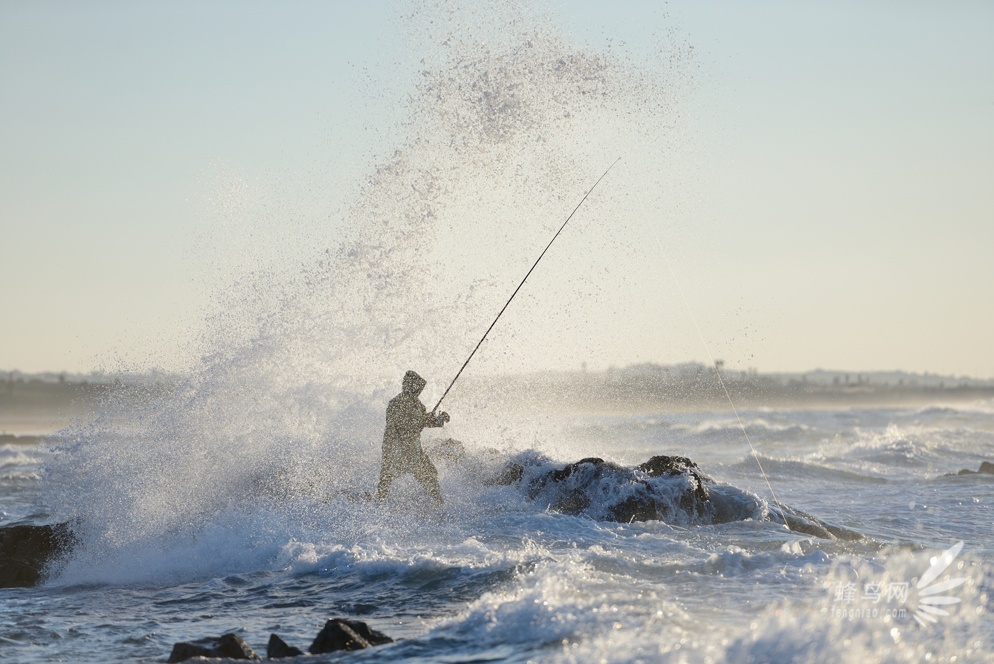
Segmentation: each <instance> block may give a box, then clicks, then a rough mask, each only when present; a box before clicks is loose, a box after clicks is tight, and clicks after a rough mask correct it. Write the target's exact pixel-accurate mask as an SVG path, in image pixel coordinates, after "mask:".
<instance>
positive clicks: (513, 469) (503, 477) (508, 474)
mask: <svg viewBox="0 0 994 664" xmlns="http://www.w3.org/2000/svg"><path fill="white" fill-rule="evenodd" d="M524 476H525V467H524V466H522V465H521V464H520V463H515V462H513V461H512V462H511V463H509V464H507V465H506V466H504V470H503V471H502V472H501V474H500V475H498V476H497V477H495V478H493V479H492V480H489V481H487V482H485V484H489V485H491V486H492V485H495V484H496V485H500V486H511V485H512V484H517V483H518V482H520V481H521V478H523V477H524Z"/></svg>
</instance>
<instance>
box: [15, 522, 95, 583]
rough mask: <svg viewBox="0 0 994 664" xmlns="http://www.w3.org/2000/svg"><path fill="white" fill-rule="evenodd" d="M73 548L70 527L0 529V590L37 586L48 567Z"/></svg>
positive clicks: (59, 525) (21, 526)
mask: <svg viewBox="0 0 994 664" xmlns="http://www.w3.org/2000/svg"><path fill="white" fill-rule="evenodd" d="M76 544H77V540H76V537H75V536H74V535H73V532H72V528H71V527H70V524H69V523H58V524H54V525H45V526H34V525H13V526H3V527H0V588H27V587H30V586H34V585H37V584H38V582H39V581H41V580H42V578H43V576H44V574H45V569H46V567H47V566H48V564H49V563H51V562H52V561H54V560H56V559H57V558H59V557H60V556H64V555H66V554H68V553H69V552H70V551H72V549H73V548H74V547H75V546H76Z"/></svg>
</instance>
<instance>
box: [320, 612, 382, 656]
mask: <svg viewBox="0 0 994 664" xmlns="http://www.w3.org/2000/svg"><path fill="white" fill-rule="evenodd" d="M384 643H393V639H391V638H390V637H389V636H387V635H386V634H384V633H383V632H378V631H376V630H375V629H372V628H371V627H370V626H369V625H367V624H366V623H364V622H362V621H360V620H347V619H344V618H332V619H331V620H329V621H328V622H326V623H325V624H324V628H322V630H321V631H320V632H319V633H318V635H317V636H316V637H315V638H314V642H313V643H311V647H310V648H309V649H308V650H309V651H310V653H311V654H312V655H321V654H324V653H327V652H337V651H339V650H362V649H363V648H369V647H371V646H378V645H381V644H384Z"/></svg>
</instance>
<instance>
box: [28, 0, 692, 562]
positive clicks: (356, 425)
mask: <svg viewBox="0 0 994 664" xmlns="http://www.w3.org/2000/svg"><path fill="white" fill-rule="evenodd" d="M500 6H501V9H500V11H499V12H497V14H488V16H489V17H490V18H489V19H488V21H486V22H484V23H481V22H478V21H477V19H474V18H473V17H472V16H473V14H472V12H470V11H469V10H467V9H465V8H463V7H460V6H457V5H456V4H448V3H438V4H436V3H429V4H427V5H424V6H422V5H415V6H414V8H413V11H412V15H411V17H410V20H411V24H412V26H414V40H415V41H416V42H418V43H419V44H421V45H422V46H423V47H424V48H425V53H424V55H423V60H424V65H423V69H422V71H421V75H420V79H419V82H418V83H417V84H416V85H415V87H414V89H413V90H412V91H411V94H410V96H409V97H408V100H407V102H406V105H405V113H406V119H405V120H404V121H403V122H402V127H401V131H400V132H399V135H400V136H401V137H402V138H401V139H400V141H399V143H398V144H397V145H396V146H395V148H394V149H393V150H392V151H391V152H389V153H388V154H384V155H382V156H381V157H380V159H379V163H378V164H377V166H376V167H375V168H374V169H373V171H372V172H371V173H369V174H368V176H367V177H366V178H365V180H364V181H363V182H362V184H361V186H360V187H359V189H358V193H357V194H356V196H355V199H354V201H353V202H352V203H351V204H350V205H349V206H348V208H347V211H346V213H345V219H344V220H343V221H342V223H340V224H336V228H339V229H344V230H341V231H340V232H338V233H336V235H335V236H333V237H328V238H327V241H326V246H325V247H323V248H322V249H320V250H319V251H316V252H315V255H316V257H315V258H314V260H313V261H312V262H311V263H310V264H305V265H301V266H300V267H299V269H298V270H287V269H286V268H285V266H283V267H282V268H281V269H278V270H267V269H266V268H265V267H264V266H261V267H260V268H259V269H256V270H253V271H250V272H248V273H243V274H241V275H238V276H236V277H234V278H233V282H232V283H231V284H230V285H229V286H228V287H227V288H226V289H225V290H224V294H223V297H222V298H219V300H220V301H222V302H223V303H224V305H223V306H219V307H217V308H215V309H214V310H212V311H211V312H210V313H209V314H208V315H207V316H206V318H205V321H204V325H203V328H202V330H201V331H200V332H199V333H198V337H197V338H198V344H199V347H200V349H201V350H200V352H199V355H200V357H201V361H200V362H199V363H198V364H197V365H196V366H195V367H193V369H192V370H191V371H190V372H189V374H188V375H185V376H183V377H182V378H180V379H179V380H178V381H177V383H176V384H175V385H174V386H173V387H172V388H171V389H170V390H169V391H168V393H166V394H165V395H151V396H143V395H140V394H137V395H136V394H134V393H131V392H127V391H122V392H118V393H117V394H116V395H113V396H111V397H110V398H108V400H107V401H106V403H105V404H104V405H103V408H102V413H101V416H100V418H99V419H98V420H97V421H96V422H95V423H93V424H92V425H89V426H87V427H79V428H77V429H75V430H69V431H67V432H65V433H64V435H63V441H62V443H63V444H62V445H61V447H60V449H59V453H58V455H57V458H56V459H55V460H54V461H53V463H52V464H51V466H50V468H49V470H48V473H47V481H48V486H49V491H50V493H51V495H52V500H51V503H52V504H53V506H54V510H55V513H56V515H57V517H58V518H61V519H71V520H73V521H74V522H75V523H76V524H77V527H78V529H79V531H80V535H81V537H82V540H83V545H82V546H81V547H80V552H81V553H80V554H79V555H78V557H79V558H80V559H81V560H85V561H86V563H85V565H83V564H82V563H81V564H80V567H83V566H87V568H88V569H90V570H93V569H95V568H96V561H102V563H101V565H100V567H101V569H103V570H105V571H110V570H114V569H117V570H119V569H120V565H121V564H122V561H124V560H134V559H136V558H138V559H140V558H142V557H144V556H146V555H147V554H148V553H149V552H151V551H159V552H163V551H165V552H169V553H165V554H161V556H162V557H166V558H169V559H170V562H169V563H164V564H165V566H166V567H168V568H169V570H170V571H169V573H170V574H175V575H179V576H182V575H184V574H190V575H193V576H197V575H198V574H202V575H211V574H215V573H218V570H219V569H226V568H231V569H252V568H254V567H253V566H258V565H262V562H261V561H262V560H264V559H267V558H271V557H273V556H274V552H275V551H277V550H279V549H280V547H282V546H283V545H284V544H285V542H286V541H287V540H288V539H292V538H297V539H299V538H302V537H318V538H320V537H321V534H320V531H321V528H320V527H319V526H318V525H317V524H318V523H319V522H320V523H325V525H326V528H327V531H328V532H331V531H335V530H336V529H335V527H333V526H331V525H329V524H328V523H327V521H322V519H325V520H327V519H329V518H333V517H331V516H329V514H328V513H327V511H326V510H325V509H324V508H323V507H322V506H323V505H326V504H327V501H328V500H335V497H336V496H340V495H345V494H350V495H355V494H358V493H361V491H363V490H364V489H368V488H369V487H372V485H373V484H374V482H375V474H376V470H377V468H378V460H379V442H380V438H381V435H382V410H383V406H384V404H385V402H386V400H387V399H389V397H390V396H392V394H393V393H394V392H396V390H397V389H398V386H397V384H396V383H397V380H398V377H399V376H400V375H402V373H403V371H404V370H406V369H408V368H417V369H418V370H419V371H420V372H421V373H423V374H424V375H426V376H431V377H433V378H434V380H433V385H431V386H430V387H429V391H426V395H425V396H426V399H430V398H431V397H432V396H436V395H437V392H436V393H435V394H431V393H430V391H431V390H436V391H437V390H440V389H441V384H442V382H443V380H444V378H446V377H448V376H449V375H451V374H452V373H453V371H454V370H455V369H456V368H457V365H458V362H459V361H460V358H461V357H462V356H463V355H464V351H465V350H467V349H468V347H469V346H470V345H471V344H472V342H473V340H474V339H475V338H477V337H478V336H479V334H480V333H481V332H482V329H483V326H485V325H486V323H487V321H488V320H489V318H490V316H492V314H493V312H494V311H495V310H496V309H495V307H496V306H497V305H499V303H500V300H501V298H503V297H504V295H505V293H506V292H507V288H506V284H507V281H508V279H509V278H510V279H513V274H516V273H520V267H521V266H522V265H524V264H525V263H527V262H528V261H529V260H531V257H532V256H533V255H534V248H535V247H536V246H537V245H538V244H539V243H541V241H542V238H544V237H547V236H548V233H549V230H550V229H553V228H554V227H556V226H557V225H558V224H559V223H561V220H562V219H563V218H564V215H565V214H566V213H567V212H568V209H567V208H568V206H569V203H570V202H572V201H575V200H576V198H577V195H578V194H581V193H582V192H583V190H584V189H585V188H586V187H587V186H589V181H590V178H591V175H592V174H594V175H596V173H597V172H600V171H601V170H602V169H603V165H604V163H606V162H607V159H606V158H605V157H606V156H607V155H611V157H612V158H614V157H616V156H617V155H618V154H620V153H624V152H625V151H626V150H628V149H633V148H635V147H636V146H637V147H638V148H639V150H640V152H639V155H637V156H636V158H635V159H633V163H634V164H636V165H637V164H639V163H644V162H643V160H644V159H645V153H646V150H650V149H652V148H653V147H654V148H656V149H661V148H660V146H665V145H667V140H666V139H665V138H662V139H661V138H660V134H661V133H665V132H660V131H659V127H661V126H667V125H669V124H671V123H672V122H673V118H672V117H671V114H672V109H673V106H674V103H675V102H674V99H673V96H672V95H671V94H669V93H668V91H667V90H666V89H665V88H664V87H663V85H662V83H660V80H659V79H657V78H656V77H654V76H653V72H652V71H648V70H646V69H645V68H640V67H637V66H635V65H634V64H633V63H632V62H630V61H628V60H626V58H625V57H624V56H623V55H620V54H619V53H617V52H612V51H610V50H607V51H592V50H589V49H583V48H579V47H577V46H575V45H573V44H570V43H569V42H568V41H567V40H566V39H565V38H564V37H563V36H562V35H561V34H559V33H558V32H557V31H556V30H555V29H553V28H552V27H551V25H550V22H549V21H548V20H544V21H543V20H535V17H534V16H532V15H530V14H529V17H528V20H527V21H525V20H522V16H521V14H520V12H521V11H522V10H520V8H516V5H514V4H513V3H512V4H508V5H503V4H501V5H500ZM494 16H498V17H500V18H499V19H497V20H494V18H493V17H494ZM435 19H438V20H437V21H436V20H435ZM495 36H496V37H495ZM657 156H658V155H657ZM631 175H632V174H631V173H629V177H628V180H629V182H632V180H633V178H632V177H631ZM629 186H640V184H639V182H638V181H636V182H634V184H633V185H629ZM223 194H224V195H225V196H232V195H237V192H235V193H234V194H233V193H232V192H231V191H225V192H223ZM649 195H650V196H651V193H650V194H649ZM599 200H600V201H601V203H598V201H597V200H591V201H590V208H591V209H590V210H589V212H588V213H587V215H586V222H588V223H587V224H580V223H578V224H577V229H576V232H575V233H573V237H572V240H571V243H570V244H568V245H566V246H564V247H563V252H562V254H563V255H562V256H560V257H558V258H555V260H553V257H550V261H549V263H550V265H549V266H548V270H547V272H546V274H547V275H548V276H549V279H548V282H547V283H546V285H545V286H541V285H539V284H536V287H535V288H534V289H533V290H532V292H531V293H530V294H529V295H528V296H527V297H523V299H522V302H521V303H520V306H519V307H518V309H517V310H516V313H515V314H514V315H513V316H509V317H508V318H509V320H508V321H507V322H506V325H505V326H504V327H503V328H502V330H500V331H497V332H495V335H494V339H492V341H491V344H492V346H493V347H494V348H493V351H490V350H489V349H483V351H482V352H481V357H480V364H481V365H482V368H483V369H485V370H490V371H493V370H495V369H507V368H511V367H522V366H527V365H526V364H525V363H527V362H529V361H531V360H533V359H534V358H536V357H538V356H543V355H548V354H549V352H550V349H554V351H553V354H556V355H559V356H562V355H563V354H565V356H567V357H572V358H574V359H573V361H574V362H576V363H578V362H579V357H583V356H586V355H589V354H591V353H595V352H596V347H592V346H591V345H590V344H591V343H592V342H590V341H589V340H586V339H587V338H588V337H590V335H585V334H584V333H583V332H582V330H583V328H584V327H585V326H590V325H601V324H602V323H601V322H600V321H598V320H596V319H597V317H601V318H603V316H604V312H603V311H598V310H597V306H599V305H603V304H604V303H605V302H612V301H614V300H615V299H616V298H617V293H618V292H628V293H631V292H632V291H634V290H635V289H634V287H633V286H632V285H631V284H629V285H628V286H627V287H625V286H624V284H626V282H627V279H629V277H627V276H625V275H624V274H623V273H622V274H621V275H620V276H619V277H618V279H619V280H620V281H615V282H614V283H613V288H611V289H610V290H605V286H604V283H603V279H600V280H595V279H591V278H588V276H587V275H586V274H585V272H586V271H590V270H601V271H603V270H607V269H608V267H609V266H610V265H611V262H612V261H614V262H615V263H616V262H618V260H617V259H618V257H620V256H628V257H629V258H630V257H632V256H638V255H639V252H638V251H636V250H635V248H636V247H637V246H638V245H639V240H638V237H637V236H636V235H634V234H626V233H624V232H618V230H617V229H618V222H617V221H614V222H612V226H613V229H612V231H611V232H605V219H606V218H608V216H609V215H610V218H612V219H618V218H620V217H623V214H624V212H625V210H626V209H627V208H625V206H624V204H623V203H624V201H625V190H624V188H622V187H616V188H615V189H614V191H613V193H612V192H605V194H604V196H603V197H602V198H601V199H599ZM608 203H610V204H611V205H612V209H611V210H610V212H609V211H608V208H607V207H606V205H607V204H608ZM578 221H581V220H579V219H578ZM592 221H597V222H598V224H597V226H598V227H594V224H592V223H589V222H592ZM282 222H283V219H282V218H281V217H280V216H278V215H277V216H275V217H274V218H272V219H271V220H270V223H272V224H274V225H277V226H278V225H279V224H281V223H282ZM564 244H565V243H564ZM543 267H545V266H543ZM566 268H570V270H569V271H567V270H566ZM619 284H622V287H620V288H618V285H619ZM516 304H518V303H516ZM564 334H565V335H566V337H567V338H569V339H571V340H578V341H577V343H576V344H575V345H574V346H572V347H570V346H565V347H563V346H562V345H561V344H560V345H555V344H554V345H552V346H550V345H549V343H548V342H549V339H550V337H554V338H561V337H562V336H563V335H564ZM450 399H451V409H452V410H454V411H458V415H457V421H456V422H453V429H454V430H455V431H458V419H459V418H465V419H473V418H476V419H480V420H482V421H490V422H492V423H493V430H492V431H491V432H490V434H489V435H488V432H487V428H486V427H485V426H484V427H479V426H478V427H476V431H477V432H479V435H478V439H475V440H473V441H471V444H472V445H486V444H492V443H493V442H494V440H495V439H497V438H500V437H501V436H502V435H503V434H502V433H501V431H500V428H501V427H504V426H506V424H507V419H506V418H503V417H502V414H500V413H496V412H492V411H490V410H488V406H487V403H486V401H487V400H486V398H484V399H482V400H481V399H480V398H479V395H467V396H464V397H460V396H459V395H458V394H453V395H452V397H450ZM460 399H462V401H460ZM460 405H462V406H463V407H462V408H460ZM274 496H275V498H274ZM362 512H363V510H361V509H358V508H353V507H349V506H345V507H343V508H342V509H340V510H338V511H337V514H338V517H335V518H339V517H340V518H342V519H344V521H342V523H345V522H347V521H348V520H349V519H360V518H362V517H361V514H362ZM314 514H320V515H321V516H320V517H314V516H313V515H314ZM342 514H346V515H350V516H347V517H342V516H341V515H342ZM276 523H278V524H279V525H278V526H274V524H276ZM312 527H313V529H312ZM341 528H343V529H344V530H339V531H338V532H339V534H343V533H344V532H345V531H347V530H349V528H348V527H347V526H345V525H342V526H341ZM267 533H268V534H270V535H271V537H269V538H268V539H267ZM343 536H344V535H343ZM220 540H224V541H225V542H226V544H225V546H224V547H223V548H224V549H225V550H226V551H228V556H229V558H230V559H229V560H227V561H225V556H217V555H213V554H212V553H211V552H212V551H214V548H213V547H214V546H220V544H219V541H220ZM142 564H143V565H146V566H147V565H148V564H149V561H148V559H147V557H146V559H145V560H144V562H143V563H142ZM263 566H264V565H263ZM198 570H199V571H198ZM149 574H150V575H152V576H154V575H155V570H151V571H150V572H149ZM92 576H93V575H92V574H91V577H92Z"/></svg>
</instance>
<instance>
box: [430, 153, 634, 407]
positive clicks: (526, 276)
mask: <svg viewBox="0 0 994 664" xmlns="http://www.w3.org/2000/svg"><path fill="white" fill-rule="evenodd" d="M619 161H621V157H618V158H617V159H615V160H614V163H612V164H611V165H610V166H608V167H607V170H606V171H604V174H603V175H601V176H600V177H599V178H597V182H595V183H594V184H593V186H592V187H590V189H588V190H587V193H585V194H584V195H583V198H581V199H580V202H579V203H577V204H576V207H575V208H573V211H572V212H570V213H569V216H568V217H566V221H564V222H563V225H562V226H560V227H559V230H558V231H556V234H555V235H553V236H552V239H551V240H549V244H547V245H546V246H545V249H543V250H542V253H541V254H539V255H538V258H537V259H535V263H534V264H533V265H532V266H531V269H529V270H528V272H527V273H526V274H525V278H524V279H522V280H521V283H520V284H518V287H517V288H515V289H514V292H513V293H511V297H509V298H507V302H505V303H504V306H503V308H501V310H500V313H498V314H497V317H496V318H494V322H492V323H490V327H488V328H487V331H486V332H484V333H483V337H481V338H480V341H479V342H478V343H477V344H476V347H475V348H473V352H471V353H470V354H469V357H467V358H466V361H465V362H463V363H462V367H460V368H459V371H458V372H457V373H456V377H455V378H453V379H452V382H451V383H449V386H448V387H447V388H445V392H443V393H442V398H441V399H439V400H438V403H436V404H435V407H434V408H432V409H431V412H432V413H434V412H436V411H437V410H438V407H439V406H441V405H442V401H443V400H445V397H446V395H447V394H448V393H449V390H451V389H452V386H453V385H455V384H456V381H457V380H459V376H461V375H462V372H463V369H465V368H466V365H467V364H469V361H470V360H472V359H473V356H474V355H476V351H477V350H479V349H480V346H482V345H483V342H484V341H486V339H487V335H488V334H490V330H492V329H494V325H496V324H497V321H499V320H500V317H501V316H502V315H504V311H505V310H506V309H507V307H508V305H509V304H511V300H513V299H514V296H515V295H517V294H518V291H519V290H521V287H522V286H524V285H525V282H526V281H528V277H530V276H531V273H532V272H533V271H534V270H535V268H536V267H537V266H538V264H539V262H540V261H541V260H542V257H543V256H545V252H547V251H548V250H549V247H551V246H552V243H553V242H555V241H556V238H557V237H559V234H560V233H562V232H563V229H564V228H566V224H568V223H569V220H570V219H572V218H573V215H574V214H576V211H577V210H579V209H580V206H581V205H583V202H584V201H585V200H587V196H589V195H590V192H592V191H593V190H594V189H595V188H596V187H597V185H598V184H600V182H601V180H603V179H604V176H605V175H607V174H608V173H609V172H610V171H611V169H612V168H614V165H615V164H617V163H618V162H619Z"/></svg>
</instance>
